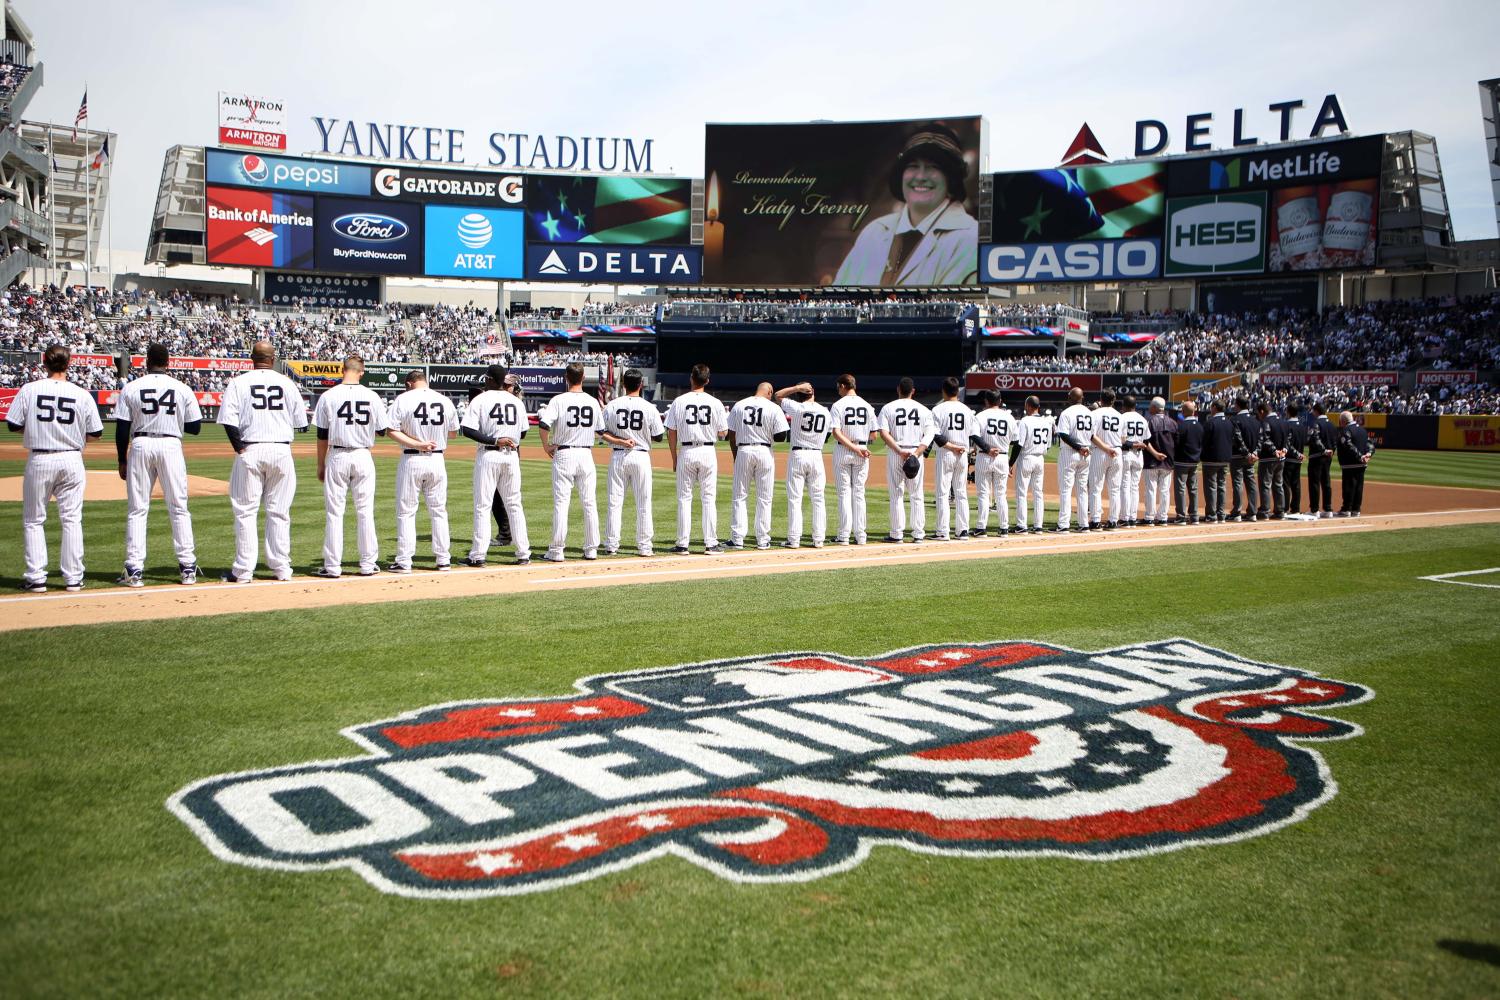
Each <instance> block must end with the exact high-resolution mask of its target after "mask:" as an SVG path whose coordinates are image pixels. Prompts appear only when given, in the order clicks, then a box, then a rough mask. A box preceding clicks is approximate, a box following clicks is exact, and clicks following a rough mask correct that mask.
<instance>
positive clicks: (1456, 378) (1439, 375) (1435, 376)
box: [1417, 368, 1479, 386]
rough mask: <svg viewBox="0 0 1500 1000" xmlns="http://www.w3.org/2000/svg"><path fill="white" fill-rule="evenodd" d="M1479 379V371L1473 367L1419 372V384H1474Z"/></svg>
mask: <svg viewBox="0 0 1500 1000" xmlns="http://www.w3.org/2000/svg"><path fill="white" fill-rule="evenodd" d="M1478 381H1479V372H1477V371H1475V370H1474V369H1472V368H1455V369H1448V370H1446V371H1430V372H1417V385H1420V386H1429V385H1473V384H1474V383H1475V382H1478Z"/></svg>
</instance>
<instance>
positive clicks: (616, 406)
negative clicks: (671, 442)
mask: <svg viewBox="0 0 1500 1000" xmlns="http://www.w3.org/2000/svg"><path fill="white" fill-rule="evenodd" d="M604 424H605V426H606V427H608V428H609V432H610V433H611V434H614V435H615V436H616V437H622V438H625V439H627V440H629V441H630V442H631V443H632V444H633V445H634V446H635V447H637V448H640V449H643V450H644V449H649V448H650V447H651V442H652V440H653V439H655V438H658V437H660V436H661V435H662V434H663V433H665V428H663V426H662V420H661V413H660V412H659V411H658V410H657V409H656V406H655V404H653V403H648V402H646V401H645V400H644V399H642V398H641V397H639V396H618V397H616V398H614V399H612V400H610V401H609V405H607V406H605V407H604Z"/></svg>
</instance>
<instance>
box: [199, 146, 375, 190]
mask: <svg viewBox="0 0 1500 1000" xmlns="http://www.w3.org/2000/svg"><path fill="white" fill-rule="evenodd" d="M207 154H208V162H207V174H208V183H210V184H230V185H233V186H235V187H252V188H266V189H268V190H274V191H311V192H317V193H322V194H353V195H361V196H365V195H369V193H370V168H369V167H366V166H360V165H358V164H350V163H333V162H331V161H328V160H304V159H298V158H294V157H288V156H265V155H262V154H260V153H233V152H230V151H228V150H225V149H210V150H207Z"/></svg>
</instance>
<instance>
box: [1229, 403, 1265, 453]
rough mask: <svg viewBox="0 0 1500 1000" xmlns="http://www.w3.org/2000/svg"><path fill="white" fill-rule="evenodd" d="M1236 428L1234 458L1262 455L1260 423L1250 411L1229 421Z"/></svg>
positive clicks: (1239, 414) (1245, 411) (1241, 412)
mask: <svg viewBox="0 0 1500 1000" xmlns="http://www.w3.org/2000/svg"><path fill="white" fill-rule="evenodd" d="M1229 422H1230V424H1231V425H1233V427H1234V457H1235V458H1249V457H1250V456H1251V455H1258V454H1260V421H1259V420H1258V419H1256V416H1255V414H1253V413H1251V412H1250V411H1249V410H1241V411H1240V412H1238V413H1236V414H1235V415H1234V416H1233V417H1231V418H1230V420H1229Z"/></svg>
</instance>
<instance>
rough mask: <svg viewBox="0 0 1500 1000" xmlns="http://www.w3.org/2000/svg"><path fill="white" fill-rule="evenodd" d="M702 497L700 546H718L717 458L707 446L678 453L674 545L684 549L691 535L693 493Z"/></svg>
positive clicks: (695, 447)
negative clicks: (675, 543) (696, 492)
mask: <svg viewBox="0 0 1500 1000" xmlns="http://www.w3.org/2000/svg"><path fill="white" fill-rule="evenodd" d="M694 490H697V491H698V493H699V495H700V496H701V497H702V506H703V545H704V547H705V548H707V547H711V546H714V545H718V544H719V509H718V503H719V455H718V452H717V451H715V450H714V449H713V448H711V447H709V446H708V445H688V446H687V447H686V448H679V449H678V451H677V545H678V547H680V548H687V545H688V541H689V540H690V539H691V538H692V536H693V491H694Z"/></svg>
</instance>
